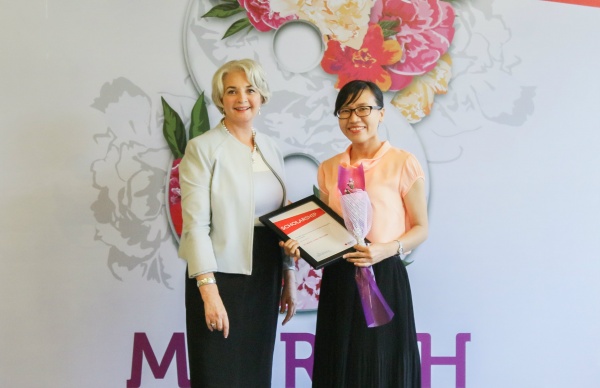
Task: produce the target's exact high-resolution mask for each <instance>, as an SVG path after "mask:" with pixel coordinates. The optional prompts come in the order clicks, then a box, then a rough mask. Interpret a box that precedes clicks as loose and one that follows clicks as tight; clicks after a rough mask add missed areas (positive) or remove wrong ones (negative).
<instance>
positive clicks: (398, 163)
mask: <svg viewBox="0 0 600 388" xmlns="http://www.w3.org/2000/svg"><path fill="white" fill-rule="evenodd" d="M351 149H352V145H350V146H349V147H348V148H347V149H346V151H345V152H342V153H341V154H338V155H336V156H334V157H332V158H331V159H328V160H326V161H324V162H323V163H321V165H320V166H319V170H318V176H317V180H318V183H319V189H320V190H321V191H322V192H323V193H324V194H325V195H327V196H328V199H329V206H330V207H331V208H332V209H333V210H334V211H335V212H336V213H338V214H339V215H342V207H341V203H340V197H341V193H340V192H339V190H338V188H337V180H338V166H339V165H342V166H344V167H348V166H350V150H351ZM360 163H362V164H363V168H364V170H365V184H366V189H367V193H368V194H369V198H370V200H371V203H372V205H373V225H372V227H371V231H370V232H369V234H367V239H369V240H370V241H371V242H389V241H393V240H395V239H397V238H399V237H400V236H402V235H403V234H404V233H405V231H406V230H408V229H410V220H409V219H408V215H407V214H406V208H405V206H404V200H403V198H404V196H405V195H406V194H407V193H408V192H409V190H410V189H411V187H412V185H413V184H414V183H415V182H416V180H417V179H425V174H424V173H423V169H422V168H421V165H420V164H419V161H418V160H417V158H415V156H414V155H413V154H411V153H410V152H407V151H404V150H401V149H398V148H395V147H392V146H391V145H390V143H389V142H388V141H385V142H384V143H383V145H382V146H381V148H380V149H379V150H378V151H377V153H376V154H375V156H374V157H373V159H362V160H360V161H358V162H357V163H355V164H353V165H352V167H358V166H359V165H360Z"/></svg>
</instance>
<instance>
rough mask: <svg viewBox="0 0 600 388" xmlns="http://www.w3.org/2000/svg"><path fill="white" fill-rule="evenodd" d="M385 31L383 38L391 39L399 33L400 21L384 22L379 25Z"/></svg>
mask: <svg viewBox="0 0 600 388" xmlns="http://www.w3.org/2000/svg"><path fill="white" fill-rule="evenodd" d="M378 24H379V25H380V26H381V30H382V31H383V38H384V39H385V38H389V37H390V36H394V35H396V34H397V33H398V26H400V21H399V20H383V21H380V22H379V23H378Z"/></svg>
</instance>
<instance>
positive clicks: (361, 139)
mask: <svg viewBox="0 0 600 388" xmlns="http://www.w3.org/2000/svg"><path fill="white" fill-rule="evenodd" d="M365 106H374V107H377V106H379V104H378V103H377V99H376V98H375V95H374V94H373V92H371V91H370V90H369V89H364V90H363V91H362V92H360V95H359V96H358V97H357V98H356V99H355V100H354V101H352V102H351V103H345V104H344V105H342V106H341V108H340V110H344V109H356V108H359V107H365ZM383 115H384V110H383V109H376V108H373V109H372V110H371V113H370V114H369V115H368V116H364V117H358V116H357V114H356V111H353V112H352V114H351V115H350V117H349V118H347V119H338V120H339V125H340V129H341V130H342V132H343V133H344V135H345V136H346V137H347V138H348V140H350V141H351V142H352V144H354V145H363V146H369V145H375V146H377V147H378V146H379V144H380V141H379V138H378V136H377V128H378V127H379V123H380V122H382V121H383Z"/></svg>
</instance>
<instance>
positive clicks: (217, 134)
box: [179, 125, 294, 277]
mask: <svg viewBox="0 0 600 388" xmlns="http://www.w3.org/2000/svg"><path fill="white" fill-rule="evenodd" d="M255 142H256V146H257V151H258V152H260V153H261V155H262V156H263V157H264V159H265V162H266V164H267V166H269V168H270V169H271V171H273V173H274V174H275V176H276V177H277V179H278V180H279V182H280V183H281V187H282V188H283V202H282V203H281V206H283V205H284V204H285V203H286V191H285V184H284V180H283V178H284V166H283V157H282V155H281V152H280V151H279V149H278V147H277V146H276V144H275V142H274V141H273V140H272V139H271V138H269V137H268V136H266V135H263V134H260V133H257V134H256V137H255ZM253 179H254V174H253V172H252V162H251V150H250V149H249V148H248V147H247V146H246V145H244V144H242V143H241V142H239V141H238V140H237V139H235V138H234V137H233V136H231V135H230V134H228V133H227V131H226V130H225V128H224V127H223V126H222V125H218V126H217V127H215V128H213V129H211V130H209V131H207V132H205V133H203V134H202V135H200V136H197V137H195V138H193V139H192V140H190V141H189V142H188V144H187V147H186V150H185V154H184V157H183V159H182V160H181V163H180V165H179V181H180V185H181V202H182V209H183V231H182V233H181V240H180V243H179V256H180V257H181V258H182V259H184V260H186V261H187V263H188V275H189V277H196V276H197V275H200V274H203V273H207V272H225V273H237V274H245V275H249V274H251V273H252V241H253V238H254V219H255V214H254V186H253V184H254V182H253ZM282 260H283V261H284V262H283V264H284V266H283V267H284V269H294V262H293V260H292V259H291V258H289V257H287V256H285V255H283V254H282Z"/></svg>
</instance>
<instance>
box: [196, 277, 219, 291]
mask: <svg viewBox="0 0 600 388" xmlns="http://www.w3.org/2000/svg"><path fill="white" fill-rule="evenodd" d="M207 284H217V279H215V278H211V277H208V278H204V279H200V280H198V281H196V286H198V288H200V287H202V286H205V285H207Z"/></svg>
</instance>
